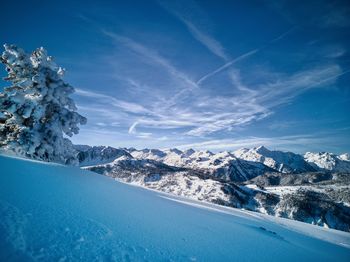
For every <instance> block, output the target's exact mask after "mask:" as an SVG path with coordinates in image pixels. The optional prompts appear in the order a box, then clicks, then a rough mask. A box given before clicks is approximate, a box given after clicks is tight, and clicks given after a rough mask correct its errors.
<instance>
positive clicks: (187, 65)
mask: <svg viewBox="0 0 350 262" xmlns="http://www.w3.org/2000/svg"><path fill="white" fill-rule="evenodd" d="M19 2H21V4H19ZM296 2H298V3H296ZM0 22H1V28H0V40H1V41H0V42H1V43H13V44H17V45H19V46H21V47H22V48H24V49H25V50H27V51H28V52H29V51H32V50H33V49H35V48H36V47H40V46H44V47H45V48H46V49H47V50H48V52H49V54H51V55H52V56H53V57H54V58H55V60H56V62H57V63H58V64H59V65H60V66H62V67H64V68H66V70H67V73H66V76H65V79H66V81H67V82H69V83H70V84H71V85H73V86H74V87H75V88H76V93H75V95H74V98H75V100H76V103H77V105H78V108H79V112H80V113H81V114H82V115H84V116H86V117H87V118H88V124H87V125H85V126H82V128H81V132H80V134H79V135H76V136H75V137H73V138H72V140H73V142H75V143H83V144H91V145H100V144H102V145H112V146H121V147H131V146H133V147H136V148H144V147H150V148H167V147H179V148H189V147H192V148H205V149H209V150H213V151H218V150H231V149H235V148H240V147H252V146H257V145H261V144H263V145H266V146H267V147H269V148H271V149H282V150H291V151H296V152H300V153H302V152H305V151H331V152H335V153H342V152H349V151H350V109H349V108H350V106H349V105H350V88H349V82H350V73H349V70H350V55H349V48H350V4H349V3H347V1H204V0H203V1H197V2H195V1H190V0H187V1H157V0H154V1H151V0H149V1H134V0H130V1H103V0H102V1H64V0H62V1H33V0H32V1H6V2H4V3H3V4H2V15H1V17H0ZM4 75H5V71H4V70H2V72H1V76H4ZM6 85H7V83H6V82H4V81H2V82H1V86H2V87H3V86H6Z"/></svg>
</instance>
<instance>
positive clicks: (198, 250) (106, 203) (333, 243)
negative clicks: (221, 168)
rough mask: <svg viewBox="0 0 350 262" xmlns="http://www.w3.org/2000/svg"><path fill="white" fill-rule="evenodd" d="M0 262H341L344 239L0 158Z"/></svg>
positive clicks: (347, 244)
mask: <svg viewBox="0 0 350 262" xmlns="http://www.w3.org/2000/svg"><path fill="white" fill-rule="evenodd" d="M0 166H1V168H2V169H1V173H0V184H1V187H0V257H1V259H2V260H4V261H35V260H41V261H72V260H75V261H77V260H80V261H92V260H96V261H145V260H148V261H232V260H234V261H293V262H294V261H296V260H298V261H348V258H349V256H350V234H349V233H344V232H340V231H335V230H330V229H324V228H319V227H315V226H312V225H307V224H304V223H299V222H296V221H290V220H285V219H278V218H272V217H269V216H264V215H262V214H257V213H250V212H248V211H239V210H234V209H229V208H223V207H218V206H215V205H210V204H203V203H200V202H196V201H189V200H186V199H183V198H180V197H173V196H171V195H167V194H162V193H159V192H153V191H148V190H144V189H141V188H137V187H131V186H129V185H126V184H121V183H118V182H115V181H113V180H111V178H108V177H105V176H100V175H97V174H94V173H91V172H88V171H85V170H80V169H77V168H74V167H64V166H61V165H56V164H47V163H46V164H45V163H39V162H34V161H28V160H22V159H14V158H8V157H4V156H0Z"/></svg>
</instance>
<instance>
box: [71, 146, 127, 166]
mask: <svg viewBox="0 0 350 262" xmlns="http://www.w3.org/2000/svg"><path fill="white" fill-rule="evenodd" d="M74 147H75V149H76V150H77V151H78V155H77V158H78V160H79V165H80V166H92V165H98V164H104V163H109V162H112V161H113V160H114V159H116V158H118V157H120V156H130V154H129V153H128V152H127V151H125V150H124V149H118V148H114V147H110V146H87V145H75V146H74Z"/></svg>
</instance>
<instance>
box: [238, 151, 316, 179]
mask: <svg viewBox="0 0 350 262" xmlns="http://www.w3.org/2000/svg"><path fill="white" fill-rule="evenodd" d="M233 154H234V155H235V156H236V157H237V158H240V159H244V160H247V161H252V162H260V163H263V164H264V165H266V166H268V167H270V168H272V169H274V170H275V171H278V172H281V173H302V172H312V171H315V169H314V168H313V167H312V166H311V165H310V164H308V163H307V162H306V161H305V160H304V158H303V157H302V156H301V155H298V154H294V153H292V152H282V151H270V150H269V149H267V148H266V147H264V146H259V147H254V148H252V149H247V148H243V149H239V150H236V151H234V152H233Z"/></svg>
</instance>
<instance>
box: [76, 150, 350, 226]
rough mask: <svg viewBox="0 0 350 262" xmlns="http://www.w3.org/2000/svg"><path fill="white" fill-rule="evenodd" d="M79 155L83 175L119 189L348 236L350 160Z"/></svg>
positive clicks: (247, 153) (239, 153)
mask: <svg viewBox="0 0 350 262" xmlns="http://www.w3.org/2000/svg"><path fill="white" fill-rule="evenodd" d="M76 148H77V150H78V151H79V154H78V158H79V162H80V165H81V166H82V167H83V168H85V169H89V170H91V171H94V172H97V173H99V174H103V175H107V176H110V177H113V178H115V179H118V180H120V181H124V182H128V183H132V184H136V185H139V186H143V187H147V188H151V189H156V190H160V191H163V192H168V193H172V194H176V195H180V196H186V197H189V198H192V199H197V200H202V201H207V202H212V203H216V204H220V205H226V206H231V207H237V208H245V209H249V210H253V211H257V212H262V213H267V214H270V215H274V216H280V217H286V218H291V219H296V220H300V221H304V222H308V223H313V224H317V225H320V226H326V227H331V228H336V229H340V230H344V231H350V194H349V192H350V159H349V154H343V155H335V154H332V153H327V152H322V153H310V152H308V153H306V154H305V155H304V156H303V155H299V154H295V153H292V152H282V151H272V150H269V149H267V148H266V147H264V146H260V147H255V148H252V149H246V148H244V149H239V150H236V151H233V152H228V151H224V152H219V153H212V152H210V151H195V150H193V149H189V150H185V151H181V150H178V149H167V150H159V149H143V150H136V149H134V148H128V149H127V148H118V149H117V148H113V147H105V146H98V147H90V146H82V145H79V146H76Z"/></svg>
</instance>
